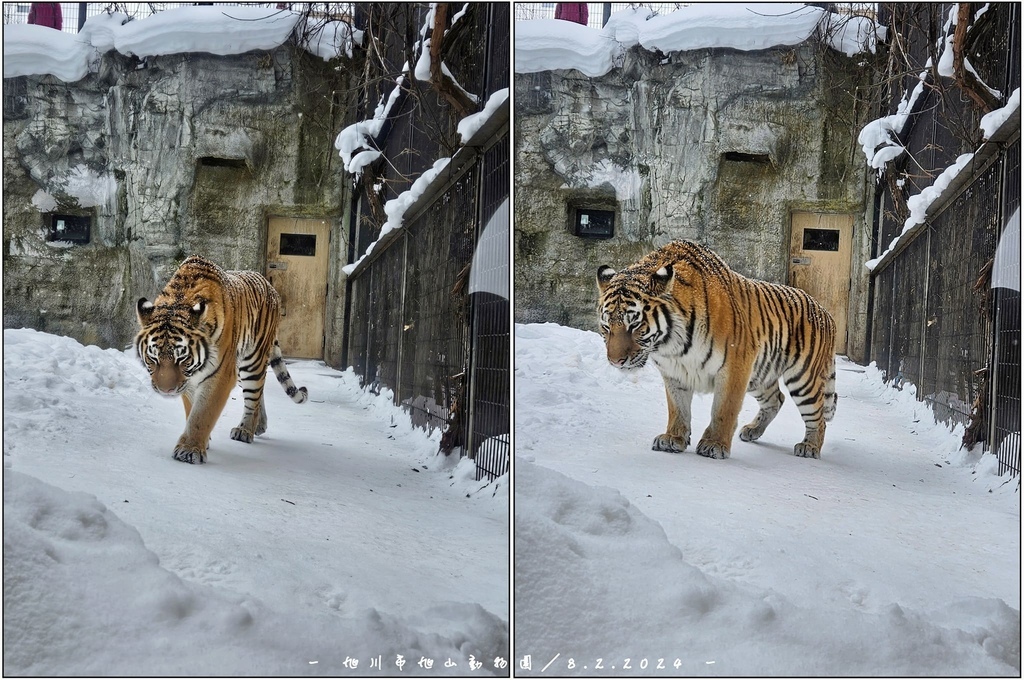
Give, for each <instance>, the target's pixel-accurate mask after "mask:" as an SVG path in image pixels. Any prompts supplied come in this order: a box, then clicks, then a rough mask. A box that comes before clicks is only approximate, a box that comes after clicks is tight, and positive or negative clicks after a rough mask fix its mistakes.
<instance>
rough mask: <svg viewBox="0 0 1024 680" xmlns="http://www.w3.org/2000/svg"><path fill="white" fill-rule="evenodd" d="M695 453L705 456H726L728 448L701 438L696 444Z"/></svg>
mask: <svg viewBox="0 0 1024 680" xmlns="http://www.w3.org/2000/svg"><path fill="white" fill-rule="evenodd" d="M697 454H698V455H701V456H704V457H705V458H728V457H729V449H727V448H726V447H725V446H723V445H722V444H719V443H718V442H716V441H712V440H711V439H701V440H700V442H699V443H698V444H697Z"/></svg>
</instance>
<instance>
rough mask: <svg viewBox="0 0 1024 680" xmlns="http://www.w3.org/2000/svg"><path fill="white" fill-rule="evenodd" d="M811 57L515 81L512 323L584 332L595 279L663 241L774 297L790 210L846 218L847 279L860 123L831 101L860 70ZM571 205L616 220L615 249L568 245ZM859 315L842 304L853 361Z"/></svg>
mask: <svg viewBox="0 0 1024 680" xmlns="http://www.w3.org/2000/svg"><path fill="white" fill-rule="evenodd" d="M823 49H824V48H822V47H820V46H819V45H817V44H816V43H812V42H808V43H805V44H803V45H800V46H798V47H795V48H788V47H787V48H775V49H769V50H762V51H756V52H741V51H735V50H697V51H692V52H681V53H673V54H671V55H669V56H667V57H666V56H664V55H660V54H653V53H651V52H647V51H646V50H644V49H642V48H639V47H634V48H633V49H631V50H630V51H629V52H628V53H627V55H626V58H625V63H624V64H623V66H622V67H621V68H616V69H613V70H612V71H611V72H609V73H608V74H606V75H605V76H601V77H598V78H589V77H586V76H583V75H582V74H581V73H579V72H578V71H575V70H569V71H565V70H563V71H548V72H541V73H534V74H516V76H515V96H516V100H515V101H516V110H515V139H516V150H515V154H516V166H515V167H516V196H515V219H514V224H515V274H514V276H515V291H516V293H515V295H516V305H515V310H516V320H517V321H519V322H540V321H553V322H557V323H560V324H564V325H569V326H573V327H577V328H583V329H588V330H595V329H596V317H595V313H594V310H595V305H596V299H597V293H596V286H595V283H594V278H595V274H596V271H597V268H598V267H599V266H600V265H602V264H610V265H612V266H613V267H620V266H623V265H625V264H628V263H630V262H632V261H634V260H636V259H637V258H639V257H640V256H642V255H643V254H645V253H647V252H649V251H650V250H652V249H654V248H657V247H659V246H661V245H663V244H665V243H667V242H668V241H670V240H673V239H676V238H687V239H694V240H697V241H700V242H702V243H705V244H707V245H709V246H710V247H712V248H713V249H715V250H716V251H717V252H719V253H720V254H721V255H722V256H723V257H724V258H725V260H726V261H727V262H729V264H730V265H731V266H732V267H733V268H734V269H735V270H737V271H739V272H740V273H742V274H744V275H747V276H753V277H756V278H761V279H766V280H769V281H776V282H780V283H786V282H787V278H788V261H789V239H790V214H791V212H792V211H795V210H810V211H816V212H841V213H855V214H856V217H855V225H854V229H855V231H854V250H855V255H854V262H853V268H854V274H855V276H860V272H859V271H858V269H863V266H862V265H863V262H864V261H865V260H866V259H867V258H868V257H870V253H869V252H868V250H867V248H868V247H869V244H868V240H867V234H868V229H867V227H866V223H865V214H866V213H867V210H868V206H869V205H870V201H869V200H866V199H865V186H866V177H865V172H864V163H863V162H862V159H860V158H859V157H857V156H856V154H855V153H854V148H855V138H856V130H857V129H859V128H857V127H856V126H857V117H858V113H857V112H856V107H855V106H854V105H853V103H852V101H850V100H848V99H846V98H844V92H845V91H846V90H845V89H844V90H842V91H841V92H837V91H836V89H835V86H836V85H837V84H838V81H843V84H844V88H845V87H848V88H849V90H851V91H852V90H854V87H853V86H850V85H849V83H850V82H855V81H856V79H857V78H858V75H857V68H856V65H855V64H854V63H853V61H852V60H849V59H846V58H845V57H836V56H831V55H827V54H824V53H823ZM864 108H865V109H866V108H867V107H864ZM844 110H845V115H838V116H837V115H835V114H836V112H842V111H844ZM851 110H852V113H851ZM865 112H866V111H865ZM861 115H863V114H861ZM575 207H588V208H598V209H606V210H613V211H614V212H615V222H616V224H615V235H614V236H613V237H612V238H610V239H606V240H598V239H585V238H580V237H578V236H576V235H575V234H574V231H573V225H572V224H571V220H572V219H573V215H574V208H575ZM867 216H868V217H870V215H869V214H868V215H867ZM864 288H865V289H866V277H865V283H864ZM866 305H867V298H866V295H864V294H863V292H857V291H854V292H853V293H852V297H851V305H850V324H851V334H850V339H851V342H850V346H849V350H848V351H849V353H850V355H851V356H858V353H861V352H863V340H864V339H863V333H864V325H865V320H866V315H865V312H866Z"/></svg>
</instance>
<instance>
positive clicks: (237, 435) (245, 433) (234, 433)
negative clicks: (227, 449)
mask: <svg viewBox="0 0 1024 680" xmlns="http://www.w3.org/2000/svg"><path fill="white" fill-rule="evenodd" d="M231 438H232V439H234V440H235V441H236V442H245V443H246V444H252V432H250V431H249V430H247V429H245V428H244V427H236V428H234V429H232V430H231Z"/></svg>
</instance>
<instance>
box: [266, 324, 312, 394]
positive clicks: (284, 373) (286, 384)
mask: <svg viewBox="0 0 1024 680" xmlns="http://www.w3.org/2000/svg"><path fill="white" fill-rule="evenodd" d="M270 367H271V368H272V369H274V375H276V376H277V382H279V383H281V387H283V388H284V391H285V392H286V393H287V394H288V396H289V397H291V398H292V401H294V402H295V403H296V404H302V403H305V401H306V399H308V398H309V393H308V392H307V391H306V388H305V387H296V386H295V382H294V381H293V380H292V376H291V374H290V373H288V367H287V366H285V363H284V359H283V358H282V357H281V345H280V344H279V343H278V342H277V340H276V339H275V340H274V348H273V349H272V350H270Z"/></svg>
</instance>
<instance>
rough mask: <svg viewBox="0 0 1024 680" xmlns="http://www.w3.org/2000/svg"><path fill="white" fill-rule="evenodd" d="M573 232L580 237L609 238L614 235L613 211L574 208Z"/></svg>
mask: <svg viewBox="0 0 1024 680" xmlns="http://www.w3.org/2000/svg"><path fill="white" fill-rule="evenodd" d="M574 212H575V217H574V219H573V226H574V233H575V234H576V235H577V236H580V237H582V238H611V237H612V236H614V235H615V211H614V210H596V209H592V208H575V209H574Z"/></svg>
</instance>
